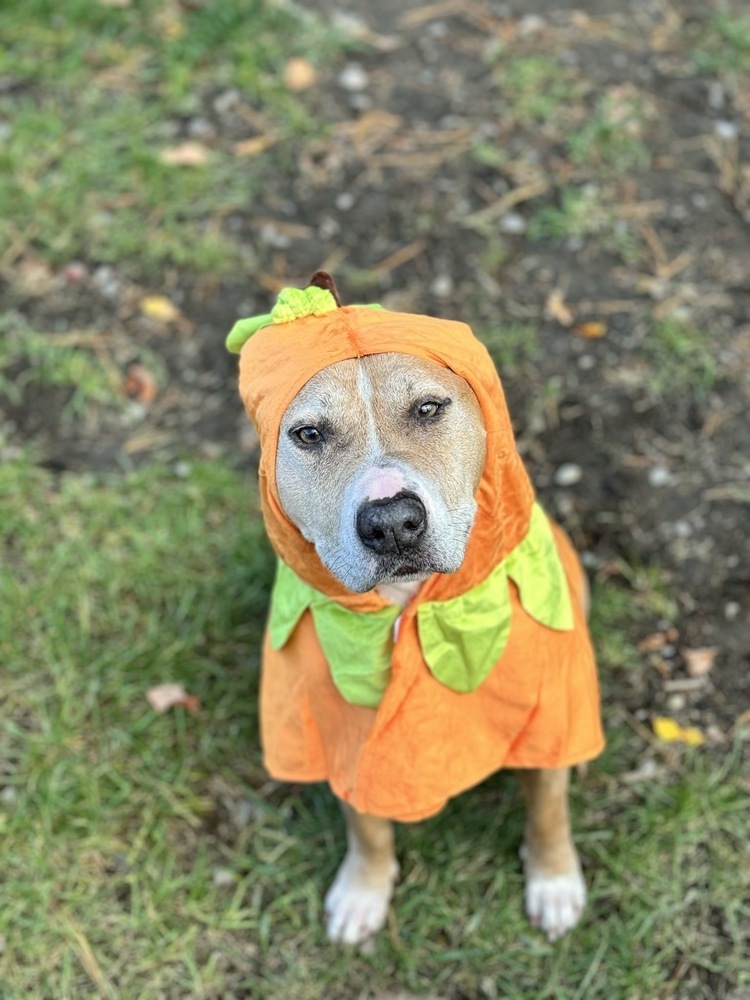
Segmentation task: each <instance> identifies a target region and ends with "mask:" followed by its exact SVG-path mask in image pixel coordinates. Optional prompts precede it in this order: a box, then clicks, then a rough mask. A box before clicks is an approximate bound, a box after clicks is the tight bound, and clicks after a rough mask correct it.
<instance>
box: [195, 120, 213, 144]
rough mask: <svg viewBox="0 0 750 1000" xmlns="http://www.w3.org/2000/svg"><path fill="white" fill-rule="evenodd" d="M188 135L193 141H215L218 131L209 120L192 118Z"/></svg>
mask: <svg viewBox="0 0 750 1000" xmlns="http://www.w3.org/2000/svg"><path fill="white" fill-rule="evenodd" d="M188 134H189V136H190V138H191V139H213V138H214V136H215V135H216V129H215V128H214V126H213V123H212V122H210V121H209V120H208V118H191V119H190V122H189V123H188Z"/></svg>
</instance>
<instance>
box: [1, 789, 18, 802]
mask: <svg viewBox="0 0 750 1000" xmlns="http://www.w3.org/2000/svg"><path fill="white" fill-rule="evenodd" d="M17 801H18V791H17V790H16V789H15V788H14V787H13V785H6V786H5V788H4V789H3V790H2V792H0V802H2V804H3V805H4V806H13V805H15V804H16V802H17Z"/></svg>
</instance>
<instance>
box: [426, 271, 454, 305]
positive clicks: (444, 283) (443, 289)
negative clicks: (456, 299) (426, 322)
mask: <svg viewBox="0 0 750 1000" xmlns="http://www.w3.org/2000/svg"><path fill="white" fill-rule="evenodd" d="M430 291H431V292H432V294H433V295H436V296H437V297H438V298H439V299H447V298H448V296H449V295H451V294H452V293H453V278H451V276H450V275H449V274H438V275H437V276H436V277H435V278H433V280H432V284H431V285H430Z"/></svg>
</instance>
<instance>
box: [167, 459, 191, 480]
mask: <svg viewBox="0 0 750 1000" xmlns="http://www.w3.org/2000/svg"><path fill="white" fill-rule="evenodd" d="M192 469H193V467H192V465H191V464H190V462H175V464H174V466H173V468H172V471H173V472H174V474H175V475H176V476H177V477H178V478H179V479H187V478H188V477H189V475H190V473H191V472H192Z"/></svg>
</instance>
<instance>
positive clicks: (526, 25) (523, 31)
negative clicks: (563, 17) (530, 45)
mask: <svg viewBox="0 0 750 1000" xmlns="http://www.w3.org/2000/svg"><path fill="white" fill-rule="evenodd" d="M544 27H545V21H544V18H543V17H540V16H539V15H538V14H526V15H525V16H524V17H522V18H521V20H520V21H519V22H518V34H519V35H520V36H521V38H524V37H525V36H527V35H536V34H538V33H539V32H540V31H542V30H543V28H544Z"/></svg>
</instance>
